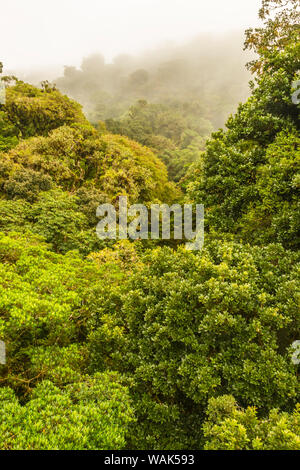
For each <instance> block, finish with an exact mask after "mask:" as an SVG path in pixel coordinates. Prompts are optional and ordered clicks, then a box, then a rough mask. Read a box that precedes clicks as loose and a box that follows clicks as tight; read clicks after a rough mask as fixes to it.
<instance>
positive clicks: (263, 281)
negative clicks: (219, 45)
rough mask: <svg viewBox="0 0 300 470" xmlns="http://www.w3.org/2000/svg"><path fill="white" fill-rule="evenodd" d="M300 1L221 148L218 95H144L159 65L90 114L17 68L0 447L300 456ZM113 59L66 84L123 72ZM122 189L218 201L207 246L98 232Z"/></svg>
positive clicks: (1, 264)
mask: <svg viewBox="0 0 300 470" xmlns="http://www.w3.org/2000/svg"><path fill="white" fill-rule="evenodd" d="M296 3H297V1H296V0H290V1H288V2H283V1H282V0H263V4H262V9H261V12H260V16H261V18H262V20H263V21H264V23H265V24H264V27H263V28H260V29H257V30H255V31H252V30H249V31H248V32H247V35H246V46H247V47H248V48H253V49H254V50H255V51H256V52H257V53H258V57H257V60H255V61H253V62H252V63H251V64H250V65H249V66H250V68H251V69H252V70H254V71H256V72H257V75H256V78H255V82H254V83H252V85H251V87H252V94H251V96H250V98H249V99H248V100H247V101H246V102H245V103H244V104H240V105H239V107H238V109H237V112H236V114H234V115H232V116H230V117H229V119H228V121H227V125H226V126H227V128H226V129H225V130H219V131H218V132H215V133H213V134H212V136H211V138H210V139H209V140H208V141H207V143H206V144H204V138H205V137H206V136H207V134H208V133H210V126H211V124H210V122H209V121H211V120H210V119H209V117H208V114H209V113H208V112H207V109H206V106H205V101H206V98H207V96H206V98H205V97H204V98H203V103H204V107H203V106H202V104H201V103H199V102H198V103H195V102H194V103H191V102H190V101H188V100H187V102H186V103H185V104H183V102H181V103H180V104H178V103H174V102H170V101H169V102H167V100H165V99H161V101H160V102H156V103H153V102H147V101H146V100H145V99H140V100H139V101H137V102H136V104H134V105H132V103H133V101H135V100H136V99H138V98H146V99H148V100H149V96H150V95H151V93H150V91H151V87H150V91H149V90H148V91H149V94H148V95H147V93H146V90H147V83H148V82H151V83H152V84H153V83H156V80H157V79H158V77H157V76H156V75H155V74H154V72H153V70H152V69H151V70H152V75H151V74H150V76H148V75H147V73H148V71H147V70H139V69H137V70H133V71H132V74H131V75H130V76H129V77H127V79H126V80H125V85H126V86H125V85H124V89H126V87H127V88H128V90H129V89H131V90H136V87H137V89H138V93H135V92H134V91H132V93H130V92H129V91H128V99H127V101H126V107H128V106H129V105H131V107H130V108H129V110H128V111H127V112H126V113H124V114H122V113H123V111H125V109H124V101H123V100H122V99H120V108H122V112H120V113H114V112H112V113H111V115H108V114H107V113H106V111H105V112H104V111H103V110H102V111H103V112H102V111H101V113H102V114H101V113H100V114H101V116H100V118H101V119H102V120H103V119H105V118H110V119H107V121H106V125H104V123H103V122H100V123H97V124H96V120H93V124H94V126H93V125H92V124H91V123H90V122H89V121H88V120H87V118H86V117H85V115H84V114H83V112H82V110H81V106H80V105H79V104H78V103H76V102H74V101H72V100H71V99H69V98H68V97H67V96H64V95H62V94H61V93H60V92H59V91H58V90H57V89H56V87H54V86H52V85H50V84H49V83H48V82H44V83H43V84H42V88H36V87H34V86H32V85H29V84H25V83H23V82H21V81H18V80H15V79H13V78H12V77H10V78H9V77H8V78H7V79H6V82H7V85H8V86H7V89H6V98H7V99H6V102H5V104H2V105H0V214H1V215H0V274H1V275H0V340H1V341H4V342H5V346H6V357H7V359H6V363H5V364H0V400H1V410H0V449H6V450H7V449H34V450H37V449H128V448H134V449H165V450H167V449H207V450H210V449H227V450H229V449H233V450H241V449H247V450H271V449H272V450H274V449H276V450H279V449H287V450H300V423H299V402H300V387H299V365H298V364H297V363H295V361H292V355H293V353H294V351H293V348H292V345H293V343H294V342H295V341H297V340H299V339H300V310H299V301H300V283H299V279H300V263H299V261H300V259H299V253H300V252H299V233H300V231H299V225H300V224H299V223H300V212H299V181H300V176H299V164H300V159H299V157H300V153H299V143H300V138H299V128H300V122H299V105H296V104H295V103H293V102H292V99H291V94H292V87H293V85H292V84H293V82H294V81H295V80H296V79H297V77H298V71H299V69H300V63H299V56H300V55H299V51H300V50H299V45H300V41H299V29H298V27H297V24H298V23H299V14H298V13H297V10H296V9H295V8H294V7H295V5H296ZM269 13H270V14H272V18H271V16H270V15H269ZM297 22H298V23H297ZM99 60H100V59H99V58H98V60H97V61H96V62H95V61H94V60H92V59H91V60H89V59H86V61H85V62H84V63H83V66H82V71H81V72H79V71H76V69H71V70H70V69H69V70H68V69H66V72H65V77H64V80H66V79H68V80H69V82H68V86H69V87H70V88H72V87H75V88H76V91H77V92H78V93H80V83H81V82H82V79H83V78H84V80H86V81H85V83H86V84H88V88H89V90H88V91H87V92H86V93H88V92H90V91H91V90H93V89H94V88H97V86H98V85H97V83H98V79H99V77H101V76H102V77H103V80H104V81H105V80H108V77H111V76H112V75H114V74H116V73H117V72H116V69H111V70H113V73H111V75H109V69H108V68H107V67H106V66H105V64H104V63H101V60H100V63H99ZM174 67H175V65H174V64H173V66H172V67H171V65H170V64H169V66H168V67H164V68H163V69H161V70H160V72H159V73H160V74H161V77H162V78H161V82H159V83H160V84H163V85H164V87H166V86H167V84H169V85H171V84H172V83H173V84H174V83H175V78H174V77H173V76H172V77H171V75H172V74H171V71H173V72H174V70H177V71H178V70H182V67H179V68H177V69H176V67H175V68H174ZM125 68H126V67H125ZM1 70H2V66H1V64H0V71H1ZM173 72H172V73H173ZM83 76H84V77H83ZM76 77H77V78H76ZM75 78H76V80H77V79H78V81H77V82H76V86H75V83H74V80H75ZM120 78H121V75H120ZM181 79H182V83H181V84H179V85H178V87H179V88H182V89H183V88H184V79H183V77H181ZM76 80H75V81H76ZM179 82H180V75H179V76H178V83H179ZM64 83H65V82H64ZM60 85H62V83H60ZM65 85H66V83H65ZM185 86H187V85H186V84H185ZM99 87H100V88H99ZM103 87H104V85H103V83H102V84H101V83H100V85H99V86H98V89H97V90H98V92H99V93H100V91H101V90H102V88H103ZM130 87H131V88H130ZM116 88H118V87H117V86H116ZM142 90H143V92H145V94H144V95H143V96H139V94H140V93H142ZM102 91H103V90H102ZM115 91H116V90H114V92H115ZM163 94H164V93H163V92H162V95H163ZM155 95H156V97H157V96H160V93H159V92H158V93H157V94H155ZM208 95H209V93H208ZM152 97H153V96H152ZM150 98H151V96H150ZM90 99H92V98H91V97H90ZM154 101H155V100H154ZM206 104H207V103H206ZM94 111H95V110H94ZM121 114H122V115H121ZM97 118H99V116H98V117H97ZM112 118H114V119H112ZM97 120H98V119H97ZM164 162H165V163H164ZM168 176H169V177H170V179H172V180H173V181H174V182H170V181H169V179H168ZM179 181H180V186H181V189H183V190H184V191H183V193H182V192H181V191H180V190H179V188H178V186H179V185H178V184H176V183H178V182H179ZM121 195H127V196H128V199H129V203H130V204H132V203H144V204H146V205H147V206H148V205H149V204H151V203H159V202H161V203H167V204H171V203H173V202H178V201H179V202H182V203H184V202H192V203H201V204H204V205H205V226H206V232H205V243H204V249H203V250H202V251H194V252H191V251H188V250H187V249H186V248H185V246H184V245H183V243H180V242H178V243H177V244H176V245H175V244H173V245H172V244H171V246H172V248H171V247H170V243H168V242H167V241H157V243H156V241H153V243H152V242H151V241H150V242H149V243H148V242H147V241H144V240H136V241H134V242H133V241H129V240H122V241H119V242H116V241H114V240H110V241H107V240H99V239H98V238H97V236H96V233H95V227H96V224H97V221H98V219H97V217H96V208H97V206H98V205H99V204H101V203H104V202H110V203H112V204H114V205H115V207H117V204H118V198H119V196H121ZM146 242H147V243H146Z"/></svg>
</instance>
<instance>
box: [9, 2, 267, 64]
mask: <svg viewBox="0 0 300 470" xmlns="http://www.w3.org/2000/svg"><path fill="white" fill-rule="evenodd" d="M260 3H261V2H260V0H109V1H108V0H85V1H82V0H52V1H51V2H45V1H42V0H26V1H24V0H9V1H2V2H1V12H0V17H1V28H0V44H1V53H0V60H2V61H3V62H4V64H5V66H6V68H7V69H10V70H11V69H13V70H15V69H26V70H31V71H32V70H33V68H36V67H39V68H41V67H46V68H49V67H53V66H56V71H57V72H58V71H59V70H61V68H60V69H59V67H62V66H63V65H79V64H80V62H81V59H82V57H83V56H86V55H89V54H91V53H95V52H101V53H102V54H103V55H104V57H105V59H106V61H108V62H110V61H111V60H112V59H113V57H114V56H116V55H118V54H120V53H127V54H136V53H138V52H141V51H144V50H145V49H149V48H150V49H151V48H153V47H157V46H158V45H161V44H163V43H164V42H166V41H171V42H175V43H177V44H178V43H179V44H180V43H182V42H184V41H187V40H189V39H191V38H193V37H195V36H197V35H198V34H200V33H202V32H213V33H214V34H217V33H220V32H224V31H232V30H244V29H245V28H246V27H249V26H255V25H256V24H258V19H257V17H258V15H257V13H258V9H259V5H260Z"/></svg>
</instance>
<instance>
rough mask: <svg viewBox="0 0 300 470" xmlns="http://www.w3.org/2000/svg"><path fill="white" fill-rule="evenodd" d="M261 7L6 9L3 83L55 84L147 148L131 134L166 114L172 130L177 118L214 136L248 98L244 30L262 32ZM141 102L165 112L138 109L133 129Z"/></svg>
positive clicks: (103, 3)
mask: <svg viewBox="0 0 300 470" xmlns="http://www.w3.org/2000/svg"><path fill="white" fill-rule="evenodd" d="M260 5H261V0H85V1H82V0H52V1H51V2H43V1H41V0H26V1H24V0H10V1H9V2H8V1H7V2H2V5H1V10H0V11H1V27H0V44H1V49H0V61H2V62H3V64H4V74H14V75H16V76H17V77H18V78H19V79H22V80H24V81H27V82H30V83H32V84H35V85H39V84H40V82H41V81H42V80H48V81H51V82H52V83H55V85H56V86H57V87H58V88H59V90H60V91H62V92H63V93H65V94H67V95H68V96H70V97H72V98H74V99H75V100H77V101H78V102H80V103H81V104H82V105H83V108H84V111H85V113H86V115H87V116H88V118H89V119H90V121H91V122H93V123H95V124H96V123H97V122H99V121H107V120H110V119H117V120H118V119H122V122H118V123H111V122H109V123H108V127H109V129H110V130H111V131H112V132H114V131H115V132H121V133H126V134H128V135H129V136H131V137H132V138H134V139H136V140H138V141H142V142H148V141H147V140H145V139H141V138H140V136H139V134H138V133H137V132H136V131H134V132H133V130H132V129H131V128H132V127H134V128H135V129H136V128H140V127H141V122H142V121H143V119H144V121H145V126H146V125H147V121H148V120H149V119H150V115H147V116H148V117H147V118H145V115H146V114H147V113H150V114H151V113H154V114H155V118H154V117H153V119H154V120H155V121H156V122H157V121H159V119H158V117H157V114H158V113H159V114H160V116H161V119H162V120H163V115H164V113H167V115H168V120H169V121H170V120H171V121H172V119H173V118H172V116H174V113H177V115H178V116H179V117H178V119H181V121H182V120H184V121H185V122H187V121H188V124H186V125H187V127H188V128H189V129H193V130H194V128H195V122H196V121H197V122H198V124H197V126H196V127H197V129H198V130H197V133H198V134H199V135H201V136H206V135H209V134H210V132H211V131H212V130H213V129H217V128H218V127H221V126H223V125H224V123H225V121H226V120H227V117H228V115H229V114H230V113H231V112H233V111H234V110H235V109H236V106H237V104H238V103H239V102H241V101H244V100H245V99H246V98H247V96H248V95H249V87H248V82H249V78H250V74H249V72H248V71H247V70H246V68H245V64H246V62H247V61H249V60H250V56H249V53H248V52H247V53H246V52H244V51H243V42H244V30H245V29H246V28H249V27H255V26H257V25H259V20H258V11H259V7H260ZM139 100H146V101H147V102H148V103H152V104H154V105H163V106H164V108H151V109H149V108H147V109H146V108H140V107H139V108H138V110H135V111H134V112H135V113H136V118H135V120H134V122H133V123H131V122H128V113H129V116H130V113H131V114H132V112H131V106H132V105H134V104H135V103H137V102H138V101H139ZM171 118H172V119H171ZM124 119H125V121H124ZM164 119H165V120H166V118H165V117H164ZM173 121H174V120H173ZM124 122H125V124H124ZM199 123H200V124H199ZM164 125H165V124H164ZM168 125H169V127H170V126H171V125H172V126H173V127H174V126H179V124H178V122H176V124H174V122H172V124H170V123H169V124H168ZM162 126H163V124H162ZM162 126H161V128H162ZM129 127H130V129H131V130H129ZM179 127H180V126H179ZM161 128H160V129H157V130H156V131H155V132H156V133H159V134H160V133H161V132H162V130H161ZM168 132H169V131H168ZM166 135H168V134H167V133H166Z"/></svg>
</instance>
